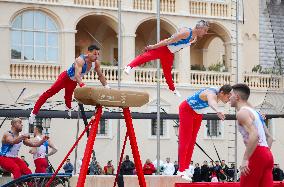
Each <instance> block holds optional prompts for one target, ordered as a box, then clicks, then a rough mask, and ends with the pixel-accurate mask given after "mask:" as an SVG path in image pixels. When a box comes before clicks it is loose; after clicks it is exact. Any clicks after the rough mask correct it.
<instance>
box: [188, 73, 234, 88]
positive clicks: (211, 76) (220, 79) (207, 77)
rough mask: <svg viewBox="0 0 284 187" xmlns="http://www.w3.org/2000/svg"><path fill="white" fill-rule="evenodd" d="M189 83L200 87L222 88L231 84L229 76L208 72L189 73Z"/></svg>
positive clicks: (228, 74)
mask: <svg viewBox="0 0 284 187" xmlns="http://www.w3.org/2000/svg"><path fill="white" fill-rule="evenodd" d="M190 83H191V84H193V85H201V86H222V85H224V84H230V83H231V74H230V73H220V72H210V71H191V73H190Z"/></svg>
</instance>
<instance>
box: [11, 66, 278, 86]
mask: <svg viewBox="0 0 284 187" xmlns="http://www.w3.org/2000/svg"><path fill="white" fill-rule="evenodd" d="M101 70H102V72H103V74H104V75H105V77H106V80H107V81H108V82H109V83H117V81H118V69H117V66H102V67H101ZM62 71H63V70H62V67H61V66H60V65H53V64H28V63H21V64H20V63H13V64H11V65H10V77H11V79H12V80H41V81H54V80H56V79H57V77H58V75H59V74H60V73H61V72H62ZM133 73H134V80H131V81H130V83H132V84H146V85H155V84H156V81H157V69H155V68H137V69H135V70H134V72H133ZM172 77H173V80H174V83H175V84H176V85H177V86H178V85H179V83H181V84H191V85H193V86H222V85H224V84H231V83H232V75H231V73H229V72H213V71H193V70H192V71H190V79H189V80H188V81H187V82H180V81H179V71H178V70H172ZM160 80H161V84H164V85H165V84H166V80H165V78H164V75H163V73H162V70H161V77H160ZM83 81H85V82H98V81H99V80H98V76H97V74H96V73H95V71H91V72H90V73H88V74H87V75H85V76H84V78H83ZM122 81H123V79H122ZM242 82H243V83H245V84H247V85H248V86H249V87H250V88H252V89H259V90H261V89H262V90H267V89H268V88H269V89H272V90H282V89H283V78H282V77H281V76H276V75H263V74H254V73H244V74H243V81H242Z"/></svg>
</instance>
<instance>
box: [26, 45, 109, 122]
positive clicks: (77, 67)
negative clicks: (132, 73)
mask: <svg viewBox="0 0 284 187" xmlns="http://www.w3.org/2000/svg"><path fill="white" fill-rule="evenodd" d="M99 50H100V48H98V47H97V46H96V45H90V46H89V47H88V52H87V54H82V55H80V56H79V57H78V58H76V60H75V62H74V63H73V64H72V66H71V67H70V68H69V69H67V70H66V71H64V72H62V73H61V74H60V75H59V76H58V78H57V80H56V81H55V83H54V84H53V85H52V86H51V87H50V88H49V89H48V90H47V91H45V92H44V93H43V94H42V95H41V96H40V97H39V98H38V100H37V101H36V103H35V106H34V109H33V110H32V112H31V114H30V117H29V123H30V124H33V123H34V122H35V117H36V115H37V114H38V112H39V110H40V108H41V106H42V105H43V104H44V103H45V102H46V100H47V99H48V98H50V97H52V96H53V95H55V94H57V93H58V92H59V91H60V90H61V89H63V88H65V96H64V99H65V105H66V108H67V110H68V115H69V116H71V101H72V95H73V92H74V90H75V88H76V86H77V84H78V85H79V86H80V87H83V86H85V84H84V83H83V81H82V78H83V77H84V75H86V74H88V73H89V72H90V71H92V70H95V71H96V73H97V75H98V77H99V80H100V82H101V83H102V85H103V86H104V87H105V88H110V87H109V85H108V84H107V81H106V79H105V76H104V75H103V73H102V71H101V68H100V62H99V61H98V60H97V59H98V56H99Z"/></svg>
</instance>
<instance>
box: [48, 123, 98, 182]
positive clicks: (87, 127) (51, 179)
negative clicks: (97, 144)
mask: <svg viewBox="0 0 284 187" xmlns="http://www.w3.org/2000/svg"><path fill="white" fill-rule="evenodd" d="M94 121H95V120H94V119H93V120H91V121H90V122H89V124H88V125H87V126H86V128H85V129H84V131H83V132H82V133H81V135H80V136H79V138H78V139H77V140H76V142H75V143H74V145H73V146H72V148H71V149H70V150H69V152H68V153H67V155H66V156H65V157H64V159H63V160H62V162H61V163H60V165H59V167H58V168H57V170H56V171H55V173H54V174H53V175H52V177H51V178H50V179H49V181H48V182H47V184H46V185H45V186H46V187H49V186H50V185H51V183H52V181H53V180H54V178H55V177H56V175H57V173H58V172H59V170H60V169H61V167H62V166H63V164H64V162H65V161H66V160H67V158H68V157H69V155H70V154H71V153H72V151H73V150H74V148H75V147H76V146H77V144H78V143H79V141H80V140H81V138H82V137H83V136H84V134H85V133H86V131H87V130H88V129H89V127H90V125H93V123H94Z"/></svg>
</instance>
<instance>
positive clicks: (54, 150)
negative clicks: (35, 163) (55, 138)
mask: <svg viewBox="0 0 284 187" xmlns="http://www.w3.org/2000/svg"><path fill="white" fill-rule="evenodd" d="M48 147H50V148H51V151H50V152H49V153H48V154H47V155H46V156H51V155H53V154H55V153H56V152H57V148H56V147H55V145H54V144H53V143H52V142H51V141H50V140H48Z"/></svg>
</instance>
